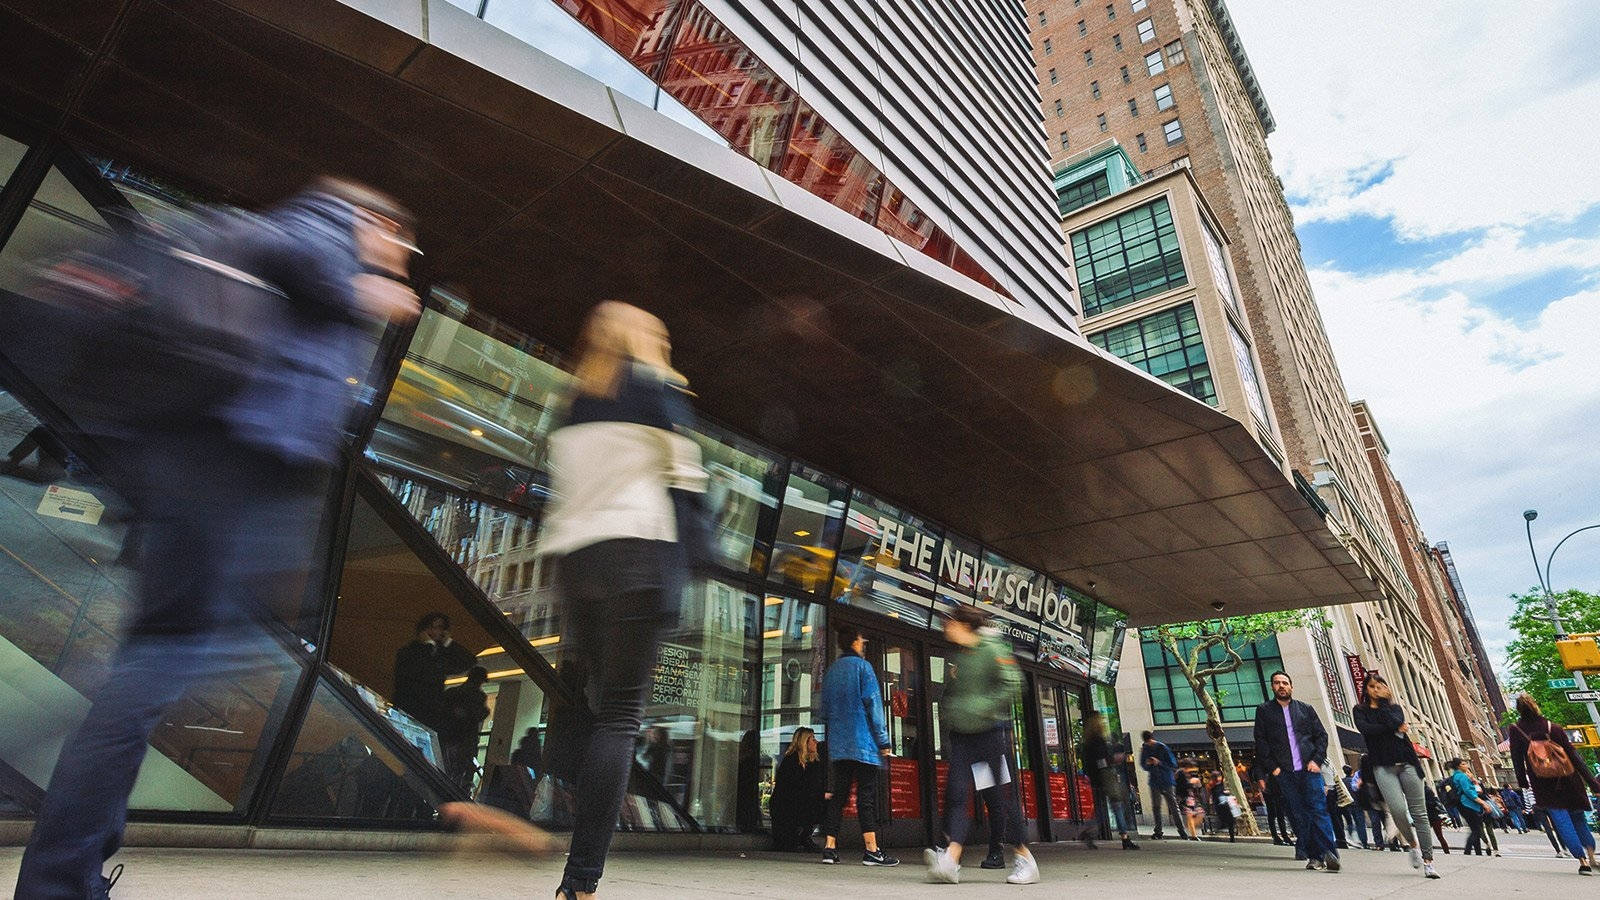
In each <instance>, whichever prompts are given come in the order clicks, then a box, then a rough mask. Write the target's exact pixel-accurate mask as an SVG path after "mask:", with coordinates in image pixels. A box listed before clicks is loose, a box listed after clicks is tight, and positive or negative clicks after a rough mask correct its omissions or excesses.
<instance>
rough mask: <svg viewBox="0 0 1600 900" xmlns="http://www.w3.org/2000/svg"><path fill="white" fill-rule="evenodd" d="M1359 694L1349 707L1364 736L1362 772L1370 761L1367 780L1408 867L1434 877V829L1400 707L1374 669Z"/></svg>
mask: <svg viewBox="0 0 1600 900" xmlns="http://www.w3.org/2000/svg"><path fill="white" fill-rule="evenodd" d="M1362 695H1363V696H1364V697H1366V702H1364V703H1362V704H1361V705H1360V706H1358V707H1356V709H1355V713H1354V717H1355V722H1356V728H1357V729H1358V730H1360V732H1361V736H1362V737H1363V738H1365V739H1366V742H1367V756H1366V759H1365V760H1364V761H1363V763H1364V768H1363V772H1362V775H1363V777H1365V775H1366V771H1365V769H1366V767H1370V769H1371V772H1372V781H1373V783H1374V784H1376V785H1377V788H1378V793H1379V794H1381V795H1382V796H1383V804H1384V806H1387V807H1388V809H1389V817H1390V818H1391V819H1393V820H1394V828H1395V832H1396V833H1397V834H1398V836H1399V840H1400V841H1401V842H1402V844H1403V845H1404V846H1405V847H1406V848H1407V850H1408V851H1409V853H1410V857H1411V867H1412V868H1413V869H1421V870H1422V874H1423V876H1424V877H1426V878H1438V877H1439V873H1438V871H1437V870H1435V869H1434V867H1433V835H1432V833H1431V830H1430V829H1429V827H1428V825H1429V821H1428V797H1427V793H1426V791H1425V790H1424V788H1423V776H1422V761H1421V760H1419V759H1418V758H1417V750H1416V747H1415V745H1413V744H1412V742H1411V736H1410V733H1409V732H1410V726H1409V725H1408V724H1407V723H1406V712H1405V709H1404V708H1403V707H1402V706H1401V705H1400V704H1398V703H1396V702H1395V701H1394V691H1393V690H1391V689H1390V687H1389V682H1387V681H1385V680H1384V679H1383V676H1382V675H1379V674H1378V673H1377V672H1368V673H1367V677H1366V680H1365V681H1363V682H1362ZM1379 846H1380V847H1381V846H1382V845H1381V844H1380V845H1379Z"/></svg>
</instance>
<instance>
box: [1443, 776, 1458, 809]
mask: <svg viewBox="0 0 1600 900" xmlns="http://www.w3.org/2000/svg"><path fill="white" fill-rule="evenodd" d="M1439 802H1440V803H1442V804H1444V808H1445V809H1460V808H1461V789H1460V788H1458V787H1456V783H1455V782H1454V781H1451V780H1450V779H1448V778H1446V779H1445V780H1444V781H1442V782H1440V783H1439Z"/></svg>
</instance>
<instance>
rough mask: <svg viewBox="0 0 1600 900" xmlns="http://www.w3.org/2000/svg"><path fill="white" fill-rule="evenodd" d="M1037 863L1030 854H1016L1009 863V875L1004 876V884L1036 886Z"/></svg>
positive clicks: (1037, 875)
mask: <svg viewBox="0 0 1600 900" xmlns="http://www.w3.org/2000/svg"><path fill="white" fill-rule="evenodd" d="M1038 883H1039V863H1038V862H1037V861H1036V860H1035V859H1034V858H1033V854H1031V853H1018V854H1016V858H1015V859H1013V860H1012V861H1011V874H1010V875H1007V876H1006V884H1038Z"/></svg>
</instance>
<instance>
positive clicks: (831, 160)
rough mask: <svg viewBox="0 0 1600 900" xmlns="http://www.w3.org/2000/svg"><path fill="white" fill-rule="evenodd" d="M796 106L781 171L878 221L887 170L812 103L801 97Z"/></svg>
mask: <svg viewBox="0 0 1600 900" xmlns="http://www.w3.org/2000/svg"><path fill="white" fill-rule="evenodd" d="M795 109H796V112H795V117H794V128H793V129H792V130H791V131H790V136H789V152H788V153H787V154H786V155H785V156H784V158H783V167H782V168H781V169H779V170H778V174H779V175H782V176H783V177H784V178H786V179H788V180H789V181H792V182H794V183H795V184H798V185H800V186H801V187H803V188H805V189H806V190H808V191H810V192H811V193H813V194H816V195H817V196H818V197H821V198H822V199H824V200H827V201H828V202H829V203H832V204H833V205H834V206H837V207H839V208H840V209H843V210H844V211H845V212H848V213H850V214H851V215H853V216H855V217H856V218H858V219H864V220H866V221H868V222H876V220H877V217H878V199H879V196H880V195H881V194H882V193H883V173H881V172H879V171H878V168H877V167H876V166H874V165H872V164H871V163H869V162H867V160H866V159H865V158H864V157H863V156H862V155H861V154H860V153H857V152H856V149H855V148H854V147H852V146H850V144H849V142H848V141H846V140H845V139H844V136H843V135H841V134H839V132H837V131H835V130H834V128H833V126H832V125H829V124H828V123H827V122H824V121H823V120H822V116H821V115H819V114H818V113H817V111H816V110H814V109H812V108H811V105H810V104H808V103H806V102H805V101H804V100H801V101H799V102H798V103H797V104H796V107H795Z"/></svg>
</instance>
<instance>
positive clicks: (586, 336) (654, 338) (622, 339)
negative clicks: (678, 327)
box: [572, 300, 687, 397]
mask: <svg viewBox="0 0 1600 900" xmlns="http://www.w3.org/2000/svg"><path fill="white" fill-rule="evenodd" d="M671 357H672V341H671V340H670V339H669V338H668V336H667V326H666V325H665V324H663V323H662V321H661V320H660V319H658V318H656V317H655V316H653V315H651V314H650V313H647V312H645V311H644V310H642V309H640V308H639V307H637V306H634V305H633V304H631V303H623V302H622V301H620V300H606V301H604V302H602V303H600V304H599V305H597V306H596V307H595V308H594V310H593V311H591V312H590V313H589V318H588V320H587V321H585V322H584V323H583V332H582V334H581V335H579V339H578V361H577V363H576V365H574V366H573V370H572V371H573V374H574V375H576V376H577V380H578V392H579V393H580V394H587V395H589V396H591V397H614V396H616V393H617V389H618V388H619V387H620V386H621V384H622V376H623V373H624V372H625V371H626V370H627V367H628V364H629V363H635V362H637V363H642V364H644V365H647V366H650V367H652V368H655V369H659V370H661V372H662V373H663V374H664V375H666V376H668V377H669V378H673V379H675V380H677V381H681V382H685V383H687V381H686V379H684V377H683V376H682V375H680V374H678V372H677V371H676V370H674V369H673V368H672V359H671Z"/></svg>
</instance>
